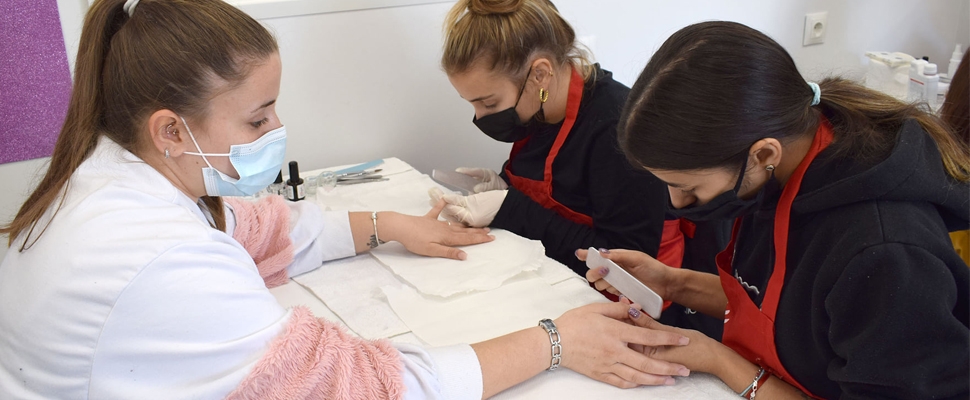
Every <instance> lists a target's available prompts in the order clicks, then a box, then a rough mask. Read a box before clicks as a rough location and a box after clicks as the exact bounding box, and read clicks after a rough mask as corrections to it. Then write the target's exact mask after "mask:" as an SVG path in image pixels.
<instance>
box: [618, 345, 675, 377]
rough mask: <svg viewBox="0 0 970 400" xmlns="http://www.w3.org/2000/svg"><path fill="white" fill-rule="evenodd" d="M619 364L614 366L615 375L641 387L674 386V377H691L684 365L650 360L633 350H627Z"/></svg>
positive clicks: (621, 356)
mask: <svg viewBox="0 0 970 400" xmlns="http://www.w3.org/2000/svg"><path fill="white" fill-rule="evenodd" d="M617 362H618V363H619V364H616V365H615V366H614V368H613V373H614V374H616V375H617V376H619V377H620V378H623V379H625V380H627V381H630V382H636V383H638V384H641V385H673V384H674V379H673V378H671V377H672V376H689V375H690V370H689V369H687V367H685V366H683V365H680V364H677V363H672V362H667V361H662V360H657V359H654V358H650V357H647V356H646V355H644V354H643V353H637V352H636V351H633V350H632V349H626V351H624V352H623V354H621V355H620V358H619V359H618V360H617ZM620 365H622V367H619V366H620ZM623 367H626V368H629V370H628V369H625V368H623ZM668 379H669V381H668Z"/></svg>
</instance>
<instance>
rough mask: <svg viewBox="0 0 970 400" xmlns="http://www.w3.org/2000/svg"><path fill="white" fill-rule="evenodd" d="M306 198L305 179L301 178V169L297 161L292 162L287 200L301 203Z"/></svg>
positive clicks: (287, 181) (287, 186) (287, 185)
mask: <svg viewBox="0 0 970 400" xmlns="http://www.w3.org/2000/svg"><path fill="white" fill-rule="evenodd" d="M305 198H306V193H305V192H304V189H303V178H301V177H300V167H299V165H297V163H296V161H290V178H289V179H287V180H286V199H287V200H289V201H300V200H303V199H305Z"/></svg>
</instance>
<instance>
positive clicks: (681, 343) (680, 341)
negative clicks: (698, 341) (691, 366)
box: [677, 336, 690, 346]
mask: <svg viewBox="0 0 970 400" xmlns="http://www.w3.org/2000/svg"><path fill="white" fill-rule="evenodd" d="M677 343H680V345H681V346H686V345H687V344H689V343H690V339H688V338H687V336H684V337H682V338H680V340H679V341H678V342H677Z"/></svg>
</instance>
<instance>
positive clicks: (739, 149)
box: [618, 21, 970, 182]
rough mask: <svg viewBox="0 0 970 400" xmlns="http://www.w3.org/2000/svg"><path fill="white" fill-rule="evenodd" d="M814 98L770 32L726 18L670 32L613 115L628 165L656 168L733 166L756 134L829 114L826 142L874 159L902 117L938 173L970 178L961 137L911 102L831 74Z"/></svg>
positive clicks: (798, 130)
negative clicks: (933, 152) (936, 159)
mask: <svg viewBox="0 0 970 400" xmlns="http://www.w3.org/2000/svg"><path fill="white" fill-rule="evenodd" d="M819 86H820V88H821V99H820V100H821V102H820V104H818V105H817V106H812V100H813V95H814V92H813V91H812V89H811V87H810V86H809V85H808V83H807V82H806V81H805V79H804V78H803V77H802V75H801V74H800V73H799V72H798V68H796V66H795V62H794V60H792V58H791V56H790V55H789V54H788V52H787V51H785V49H784V48H782V47H781V45H779V44H778V43H777V42H775V41H774V40H772V39H771V38H769V37H768V36H766V35H764V34H763V33H761V32H758V31H757V30H754V29H751V28H749V27H747V26H744V25H741V24H738V23H734V22H720V21H715V22H703V23H699V24H694V25H691V26H688V27H686V28H683V29H681V30H680V31H677V32H676V33H674V34H673V35H672V36H671V37H670V38H669V39H667V41H666V42H664V44H663V45H662V46H661V47H660V49H659V50H658V51H657V53H656V54H654V56H653V57H652V58H651V59H650V62H649V63H648V64H647V66H646V67H645V68H644V70H643V72H642V73H641V74H640V77H639V78H638V79H637V82H636V84H634V85H633V88H632V90H631V92H630V97H629V98H628V99H627V103H626V106H625V107H624V110H623V114H622V115H621V119H620V122H619V126H618V129H619V140H620V146H621V147H622V149H623V151H624V153H625V154H626V156H627V158H628V159H629V160H630V161H631V162H632V163H633V164H635V165H639V166H642V167H645V168H652V169H660V170H677V171H683V170H693V169H706V168H736V166H737V165H740V164H741V163H742V162H743V161H744V159H745V158H746V157H747V152H748V149H749V148H750V146H751V145H752V144H754V143H755V142H757V141H758V140H760V139H763V138H768V137H771V138H775V139H778V140H780V141H782V143H786V142H788V141H791V140H794V139H795V138H797V137H799V136H800V135H804V134H813V133H814V132H815V130H816V129H817V126H818V121H819V117H820V116H821V115H823V114H824V115H825V116H826V117H828V119H829V120H830V121H831V122H832V124H833V128H834V134H835V137H836V141H835V143H833V145H832V146H833V149H834V150H835V151H837V152H839V154H840V155H842V156H846V157H852V158H856V159H859V160H862V161H863V162H875V161H878V160H879V159H881V158H884V157H885V156H886V155H888V153H889V151H890V150H891V147H892V145H893V144H894V143H895V140H894V139H895V135H896V133H897V132H898V130H899V128H900V127H901V126H902V124H903V123H904V122H905V121H906V120H909V119H915V120H917V121H918V122H919V123H920V124H921V125H922V126H923V128H924V129H926V131H927V132H928V133H929V134H930V136H932V137H933V139H934V140H935V141H936V143H937V145H938V146H939V148H940V152H941V153H942V159H943V160H942V161H943V163H944V165H945V166H946V170H947V173H948V174H949V175H951V176H952V177H953V178H955V179H957V180H960V181H963V182H966V181H968V179H970V174H968V171H970V155H968V150H967V146H966V145H965V144H963V143H962V142H960V141H958V140H956V139H955V137H954V135H953V134H952V132H950V131H949V130H948V129H947V127H946V126H945V125H943V124H942V123H940V121H939V119H938V118H936V117H934V116H932V115H930V114H928V113H927V112H925V111H924V110H923V109H921V108H919V107H917V106H916V105H912V104H906V103H903V102H900V101H898V100H896V99H894V98H892V97H890V96H888V95H885V94H882V93H879V92H876V91H873V90H869V89H866V88H864V87H862V86H860V85H858V84H855V83H852V82H849V81H847V80H844V79H841V78H828V79H825V80H822V81H821V82H819Z"/></svg>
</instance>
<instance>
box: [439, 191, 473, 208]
mask: <svg viewBox="0 0 970 400" xmlns="http://www.w3.org/2000/svg"><path fill="white" fill-rule="evenodd" d="M441 200H444V202H445V203H447V204H451V205H455V206H459V207H468V201H467V200H466V197H465V196H462V195H460V194H454V193H446V194H443V195H441Z"/></svg>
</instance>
